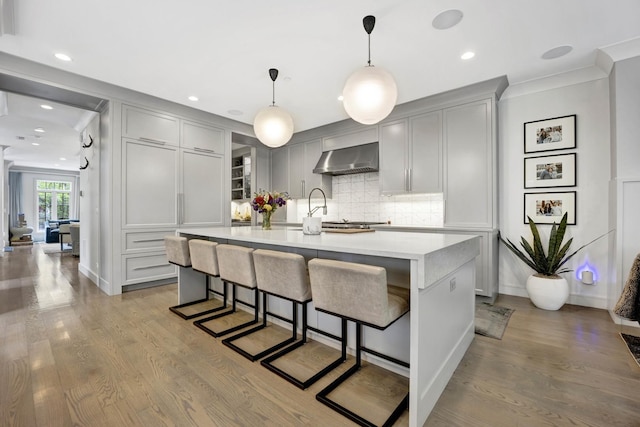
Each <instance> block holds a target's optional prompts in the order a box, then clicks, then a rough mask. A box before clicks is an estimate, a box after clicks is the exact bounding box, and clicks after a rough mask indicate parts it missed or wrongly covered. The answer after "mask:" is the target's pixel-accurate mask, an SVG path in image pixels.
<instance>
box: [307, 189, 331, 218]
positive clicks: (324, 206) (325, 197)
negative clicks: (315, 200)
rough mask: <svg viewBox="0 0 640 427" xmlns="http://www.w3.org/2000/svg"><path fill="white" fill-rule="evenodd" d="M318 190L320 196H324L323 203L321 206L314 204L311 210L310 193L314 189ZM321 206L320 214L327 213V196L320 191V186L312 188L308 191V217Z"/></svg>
mask: <svg viewBox="0 0 640 427" xmlns="http://www.w3.org/2000/svg"><path fill="white" fill-rule="evenodd" d="M316 190H318V191H320V192H321V193H322V197H323V198H324V205H322V206H316V207H315V208H313V210H312V209H311V194H312V193H313V192H314V191H316ZM320 208H322V215H326V214H327V196H326V195H325V194H324V191H322V188H318V187H316V188H313V189H312V190H311V191H310V192H309V213H308V214H307V216H308V217H312V216H313V214H314V213H315V212H316V211H317V210H318V209H320Z"/></svg>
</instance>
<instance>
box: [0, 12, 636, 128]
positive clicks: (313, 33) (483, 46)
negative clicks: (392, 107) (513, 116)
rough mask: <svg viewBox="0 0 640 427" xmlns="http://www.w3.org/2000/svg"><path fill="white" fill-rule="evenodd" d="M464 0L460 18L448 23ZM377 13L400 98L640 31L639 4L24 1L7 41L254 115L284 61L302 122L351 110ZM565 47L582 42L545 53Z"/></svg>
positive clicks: (178, 98) (583, 59) (532, 65)
mask: <svg viewBox="0 0 640 427" xmlns="http://www.w3.org/2000/svg"><path fill="white" fill-rule="evenodd" d="M452 8H455V9H459V10H461V11H462V12H463V13H464V17H463V19H462V21H461V22H460V24H458V25H457V26H455V27H453V28H450V29H447V30H436V29H434V28H433V27H432V25H431V22H432V20H433V18H434V17H435V16H436V15H437V14H438V13H440V12H442V11H444V10H447V9H452ZM368 14H372V15H375V16H376V19H377V22H376V28H375V29H374V31H373V33H372V36H371V56H372V58H371V59H372V63H373V64H374V65H376V66H380V67H384V68H386V69H387V70H389V71H390V72H391V73H392V74H393V75H394V76H395V79H396V82H397V85H398V92H399V93H398V103H404V102H407V101H411V100H414V99H418V98H422V97H425V96H429V95H432V94H435V93H440V92H443V91H446V90H450V89H454V88H458V87H461V86H465V85H468V84H472V83H475V82H479V81H483V80H487V79H489V78H493V77H497V76H500V75H507V77H508V79H509V82H510V83H511V84H512V85H513V84H516V83H520V82H525V81H528V80H532V79H537V78H540V77H543V76H548V75H553V74H558V73H562V72H565V71H569V70H575V69H580V68H586V67H592V66H594V65H595V60H596V53H597V49H602V48H608V49H612V50H613V49H616V47H615V46H613V45H617V44H619V43H621V42H625V41H629V40H632V39H638V38H639V37H640V25H639V24H638V17H640V1H638V0H615V1H610V0H562V1H558V0H538V1H524V0H520V1H518V0H429V1H427V0H402V1H400V0H349V1H345V0H322V1H319V0H316V1H310V0H307V1H301V0H271V1H268V2H267V1H258V0H243V1H213V0H187V1H183V2H176V1H175V0H171V1H169V0H153V1H151V0H147V1H131V0H111V1H102V2H99V1H87V0H58V1H50V0H19V1H18V0H15V27H16V35H3V36H1V37H0V51H3V52H6V53H9V54H12V55H16V56H20V57H23V58H26V59H30V60H33V61H36V62H39V63H43V64H47V65H50V66H52V67H56V68H60V69H64V70H67V71H69V72H72V73H77V74H81V75H85V76H89V77H92V78H95V79H98V80H102V81H105V82H109V83H113V84H116V85H119V86H123V87H126V88H130V89H134V90H137V91H141V92H145V93H149V94H152V95H155V96H158V97H160V98H164V99H168V100H171V101H174V102H177V103H180V104H185V105H189V106H192V107H195V108H199V109H201V110H205V111H208V112H211V113H215V114H218V115H221V116H225V117H229V118H232V119H235V120H239V121H242V122H245V123H252V121H253V117H254V116H255V114H256V113H257V111H258V110H259V109H260V108H262V107H264V106H267V105H269V104H270V103H271V81H270V79H269V77H268V69H269V68H272V67H274V68H278V69H279V70H280V77H279V78H278V81H277V82H276V104H278V105H279V106H280V107H283V108H285V109H286V110H288V111H289V112H290V113H291V115H292V116H293V118H294V123H295V130H296V131H301V130H305V129H309V128H313V127H316V126H320V125H323V124H327V123H331V122H335V121H339V120H342V119H345V118H347V115H346V113H345V112H344V109H343V108H342V105H341V104H340V102H339V101H338V100H337V97H338V95H339V94H340V92H341V90H342V86H343V84H344V82H345V81H346V79H347V77H348V76H349V74H350V73H352V72H353V71H354V70H356V69H357V68H359V67H361V66H364V65H365V64H366V61H367V36H366V33H365V31H364V29H363V28H362V18H363V17H364V16H365V15H368ZM562 45H571V46H573V50H572V52H571V53H569V54H568V55H566V56H564V57H561V58H557V59H553V60H544V59H541V55H542V54H543V53H544V52H546V51H547V50H549V49H552V48H555V47H558V46H562ZM636 45H637V44H636ZM467 50H472V51H474V52H475V53H476V56H475V58H473V59H471V60H468V61H462V60H461V59H460V55H461V54H462V53H463V52H465V51H467ZM55 52H64V53H66V54H68V55H70V56H71V57H72V58H73V61H72V62H69V63H64V62H61V61H59V60H57V59H56V58H54V56H53V54H54V53H55ZM618 53H619V52H618ZM190 95H195V96H197V97H199V99H200V100H199V101H198V102H191V101H189V100H187V97H188V96H190ZM234 111H235V112H236V113H237V112H241V114H233V112H234Z"/></svg>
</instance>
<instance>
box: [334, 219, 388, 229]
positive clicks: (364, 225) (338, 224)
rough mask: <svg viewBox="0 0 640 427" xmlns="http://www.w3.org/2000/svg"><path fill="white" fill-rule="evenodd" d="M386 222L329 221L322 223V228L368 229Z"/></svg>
mask: <svg viewBox="0 0 640 427" xmlns="http://www.w3.org/2000/svg"><path fill="white" fill-rule="evenodd" d="M380 224H386V223H384V222H364V221H345V220H343V221H335V222H333V221H327V222H323V223H322V228H339V229H368V228H371V226H372V225H380Z"/></svg>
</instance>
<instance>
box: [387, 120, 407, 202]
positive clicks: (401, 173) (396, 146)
mask: <svg viewBox="0 0 640 427" xmlns="http://www.w3.org/2000/svg"><path fill="white" fill-rule="evenodd" d="M406 147H407V121H406V120H400V121H397V122H392V123H386V124H383V125H380V192H381V193H382V194H398V193H406V192H407V190H408V188H407V179H408V177H407V173H408V171H407V167H406V160H407V159H406V157H407V148H406Z"/></svg>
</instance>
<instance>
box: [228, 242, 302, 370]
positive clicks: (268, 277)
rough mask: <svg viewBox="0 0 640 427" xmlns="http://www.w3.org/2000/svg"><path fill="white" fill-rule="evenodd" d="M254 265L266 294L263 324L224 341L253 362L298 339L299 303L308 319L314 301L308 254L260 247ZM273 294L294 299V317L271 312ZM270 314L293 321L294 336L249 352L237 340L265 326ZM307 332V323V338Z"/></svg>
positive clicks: (255, 253)
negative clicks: (270, 302) (307, 265)
mask: <svg viewBox="0 0 640 427" xmlns="http://www.w3.org/2000/svg"><path fill="white" fill-rule="evenodd" d="M253 265H254V267H255V271H256V283H257V285H258V290H259V291H260V292H261V293H262V323H261V324H260V325H258V326H256V327H254V328H251V329H248V330H246V331H243V332H241V333H239V334H237V335H234V336H232V337H230V338H227V339H225V340H223V341H222V342H223V343H224V344H225V345H226V346H228V347H230V348H232V349H233V350H235V351H237V352H238V353H240V354H242V355H243V356H244V357H246V358H247V359H249V360H251V361H255V360H258V359H261V358H263V357H264V356H266V355H267V354H270V353H273V352H274V351H276V350H279V349H281V348H282V347H285V346H287V345H289V344H291V343H293V342H295V341H296V340H297V335H298V304H299V303H300V304H302V310H303V321H305V322H306V315H307V306H306V304H307V303H308V302H309V301H311V286H310V285H309V275H308V274H307V267H306V263H305V261H304V257H302V256H301V255H297V254H290V253H286V252H277V251H271V250H265V249H257V250H255V251H253ZM274 272H277V274H274ZM269 295H273V296H276V297H279V298H283V299H286V300H289V301H291V303H292V307H293V316H292V319H287V318H285V317H283V316H279V315H277V314H274V313H270V312H269V308H268V305H267V297H268V296H269ZM269 316H272V317H276V318H278V319H280V320H283V321H285V322H288V323H291V324H292V334H291V337H289V338H287V339H285V340H282V341H280V342H278V343H277V344H275V345H273V346H271V347H268V348H266V349H263V350H260V351H258V352H256V353H249V352H248V351H246V350H244V349H242V348H241V347H239V346H238V345H236V343H235V341H237V340H238V339H240V338H243V337H246V336H248V335H252V334H254V333H256V332H258V331H260V330H263V329H265V328H266V327H267V318H268V317H269ZM306 334H307V331H306V328H305V327H304V326H303V335H304V338H306Z"/></svg>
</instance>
